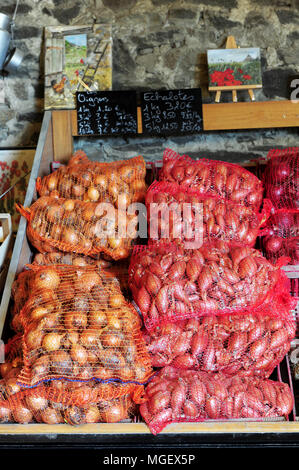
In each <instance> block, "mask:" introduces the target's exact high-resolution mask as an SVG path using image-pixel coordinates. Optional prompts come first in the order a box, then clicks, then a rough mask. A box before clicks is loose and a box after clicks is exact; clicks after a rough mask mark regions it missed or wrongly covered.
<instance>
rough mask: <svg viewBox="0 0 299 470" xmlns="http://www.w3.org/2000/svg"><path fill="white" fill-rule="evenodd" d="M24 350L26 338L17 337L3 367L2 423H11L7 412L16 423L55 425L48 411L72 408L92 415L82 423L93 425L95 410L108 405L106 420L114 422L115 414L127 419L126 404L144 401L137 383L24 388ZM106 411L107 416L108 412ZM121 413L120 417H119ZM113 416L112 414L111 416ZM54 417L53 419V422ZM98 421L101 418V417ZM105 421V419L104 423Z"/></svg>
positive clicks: (0, 382) (56, 382)
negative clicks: (21, 380)
mask: <svg viewBox="0 0 299 470" xmlns="http://www.w3.org/2000/svg"><path fill="white" fill-rule="evenodd" d="M21 347H22V336H21V335H16V336H14V337H13V338H12V339H11V340H10V341H9V342H8V343H7V345H6V360H5V363H3V364H1V366H0V374H1V377H2V380H0V402H1V403H0V422H1V421H2V422H3V420H4V421H6V420H7V418H8V416H7V415H8V413H7V410H10V411H11V415H12V416H11V419H14V418H15V419H16V422H26V421H28V419H29V417H31V416H32V417H34V418H35V419H37V421H40V422H46V423H47V422H49V424H52V423H54V422H56V421H54V417H55V413H54V411H53V410H52V411H50V410H46V408H50V409H51V408H54V409H57V410H60V411H62V410H63V411H65V412H67V410H68V409H70V408H72V409H73V411H74V410H75V409H77V410H78V409H81V408H82V413H83V409H84V413H87V412H88V415H90V416H89V417H88V416H85V414H82V420H83V418H84V419H85V418H86V419H87V421H86V420H85V422H92V421H89V419H90V418H91V411H92V410H94V412H95V413H96V408H95V407H99V406H100V407H103V406H104V404H105V411H106V412H107V417H106V418H105V419H106V420H109V421H107V422H113V421H112V420H113V413H114V414H115V419H117V418H118V419H117V420H119V419H124V417H123V416H124V414H125V413H126V410H127V408H128V407H125V408H123V412H121V411H122V409H121V408H120V406H121V404H122V403H123V404H125V403H126V402H127V403H129V401H130V402H131V404H132V405H136V404H139V403H141V402H142V400H143V399H142V395H143V393H144V386H143V385H138V384H134V383H124V384H122V383H119V382H113V381H111V382H108V383H104V382H103V383H99V382H97V381H96V380H90V381H88V382H80V381H78V382H77V381H66V380H65V381H64V380H52V381H51V380H50V381H48V382H45V383H42V384H41V385H38V386H36V387H32V388H22V387H21V386H20V384H19V382H18V376H19V374H20V372H21V369H22V367H23V352H22V349H21ZM88 410H90V412H89V411H88ZM102 411H103V412H104V410H102ZM127 411H128V410H127ZM39 412H42V416H40V418H41V419H40V420H39V419H38V413H39ZM79 412H80V411H78V413H79ZM117 412H118V413H119V415H117ZM52 413H53V415H52ZM109 413H112V414H110V415H109ZM97 415H98V413H97ZM63 416H64V415H63ZM51 417H52V418H53V420H52V421H51ZM64 417H66V415H65V416H64ZM47 418H48V419H49V421H48V420H47ZM98 419H100V418H99V417H98ZM103 420H104V417H103V415H102V416H101V421H103ZM58 422H60V421H58ZM82 422H84V421H82ZM78 424H79V423H78Z"/></svg>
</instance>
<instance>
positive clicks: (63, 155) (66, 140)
mask: <svg viewBox="0 0 299 470" xmlns="http://www.w3.org/2000/svg"><path fill="white" fill-rule="evenodd" d="M52 126H53V148H54V160H56V161H59V162H61V163H65V162H67V161H68V160H69V159H70V155H72V153H73V136H72V119H71V111H69V110H63V111H61V110H59V111H52Z"/></svg>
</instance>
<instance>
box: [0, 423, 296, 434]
mask: <svg viewBox="0 0 299 470" xmlns="http://www.w3.org/2000/svg"><path fill="white" fill-rule="evenodd" d="M296 432H299V422H298V421H273V422H270V421H262V422H249V421H245V422H244V421H242V422H241V421H227V420H226V421H222V422H216V421H215V422H208V421H206V422H201V423H173V424H169V425H168V426H167V427H166V428H165V429H164V430H163V431H162V432H161V434H198V435H200V434H206V433H213V434H231V433H235V434H238V433H240V434H243V433H246V434H248V433H250V434H252V433H296ZM5 434H6V435H7V434H19V435H20V434H26V435H29V434H31V435H32V434H40V435H41V434H47V435H55V434H66V435H72V434H84V435H88V434H93V435H101V434H102V435H107V434H115V435H119V434H144V435H146V434H151V433H150V430H149V428H148V427H147V425H146V424H145V423H115V424H110V423H98V424H82V425H80V426H71V425H69V424H53V425H49V424H1V425H0V435H5Z"/></svg>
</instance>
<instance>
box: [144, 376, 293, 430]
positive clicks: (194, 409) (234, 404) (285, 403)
mask: <svg viewBox="0 0 299 470" xmlns="http://www.w3.org/2000/svg"><path fill="white" fill-rule="evenodd" d="M145 398H146V401H145V402H144V403H142V404H141V405H140V413H141V416H142V417H143V419H144V420H145V422H146V423H147V425H148V426H149V429H150V431H151V432H152V433H153V434H158V433H159V432H161V431H162V429H164V428H165V426H166V425H168V424H170V423H178V422H200V421H210V420H217V421H218V420H230V419H238V420H239V419H243V418H247V420H248V419H252V420H254V421H265V420H271V419H273V418H277V417H287V416H288V415H289V414H290V413H291V411H292V407H293V404H294V398H293V394H292V392H291V389H290V387H289V386H288V384H286V383H283V382H276V381H274V380H270V379H261V378H259V377H240V376H236V377H227V376H224V375H223V374H221V373H217V372H216V373H211V372H210V373H207V372H203V371H194V370H188V371H179V370H177V369H175V368H173V367H165V368H163V369H162V370H161V371H160V372H159V373H158V374H157V375H156V376H155V377H154V378H153V379H152V380H151V381H150V383H149V384H148V385H147V386H146V389H145Z"/></svg>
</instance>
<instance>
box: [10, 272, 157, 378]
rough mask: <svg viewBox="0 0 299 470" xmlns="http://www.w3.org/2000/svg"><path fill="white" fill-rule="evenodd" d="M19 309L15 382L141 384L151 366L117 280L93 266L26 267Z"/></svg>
mask: <svg viewBox="0 0 299 470" xmlns="http://www.w3.org/2000/svg"><path fill="white" fill-rule="evenodd" d="M30 271H31V273H32V276H31V278H30V280H29V282H28V286H29V293H30V294H29V297H28V300H27V302H26V303H25V305H24V307H23V309H22V310H21V312H20V323H21V326H22V329H23V331H24V334H23V355H24V367H23V369H22V371H21V373H20V375H19V377H18V382H19V384H20V385H21V386H24V387H26V386H35V385H37V384H39V383H41V382H43V381H48V380H54V379H55V380H62V379H65V380H76V381H82V382H86V381H89V380H98V381H119V382H121V383H137V384H143V383H145V382H146V381H147V380H148V378H149V377H150V376H151V373H152V368H151V364H150V359H149V355H148V353H147V351H146V347H145V342H144V339H143V338H142V334H141V330H140V318H139V315H138V314H137V312H136V311H135V309H134V308H133V307H132V306H131V304H129V303H128V302H127V301H126V300H125V298H124V296H123V294H122V292H121V290H120V286H119V283H118V282H117V281H115V279H114V278H113V277H111V276H110V275H108V276H106V275H105V272H104V271H101V272H99V271H98V269H96V268H94V267H93V266H87V267H86V266H85V267H83V266H82V267H75V266H66V265H53V266H33V265H32V266H30Z"/></svg>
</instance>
